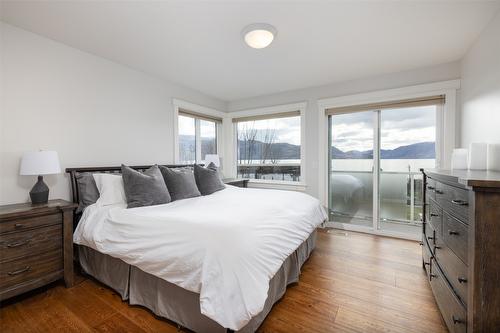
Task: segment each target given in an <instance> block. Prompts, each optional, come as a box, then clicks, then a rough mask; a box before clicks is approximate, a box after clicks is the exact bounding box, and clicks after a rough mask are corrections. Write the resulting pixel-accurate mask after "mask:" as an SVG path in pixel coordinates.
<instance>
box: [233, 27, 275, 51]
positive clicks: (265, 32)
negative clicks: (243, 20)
mask: <svg viewBox="0 0 500 333" xmlns="http://www.w3.org/2000/svg"><path fill="white" fill-rule="evenodd" d="M277 32H278V31H277V30H276V28H275V27H273V26H272V25H270V24H267V23H254V24H250V25H248V26H246V27H245V29H243V31H242V32H241V35H242V36H243V39H244V40H245V43H247V45H248V46H250V47H252V48H254V49H263V48H265V47H268V46H269V45H270V44H271V43H272V42H273V39H274V37H275V36H276V33H277Z"/></svg>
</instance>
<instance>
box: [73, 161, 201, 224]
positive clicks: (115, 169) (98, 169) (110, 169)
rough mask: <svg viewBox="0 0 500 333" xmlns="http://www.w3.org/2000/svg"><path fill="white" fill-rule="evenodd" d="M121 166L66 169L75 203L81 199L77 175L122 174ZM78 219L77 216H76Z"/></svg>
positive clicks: (190, 165) (139, 166)
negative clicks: (87, 173)
mask: <svg viewBox="0 0 500 333" xmlns="http://www.w3.org/2000/svg"><path fill="white" fill-rule="evenodd" d="M151 166H152V165H137V166H131V168H132V169H135V170H139V171H144V170H147V169H149V168H150V167H151ZM163 166H166V167H169V168H184V167H192V166H193V164H163ZM121 171H122V167H121V166H110V167H81V168H66V172H67V173H69V175H70V182H71V195H72V200H73V202H74V203H77V204H78V203H79V202H80V198H79V194H80V192H79V191H78V182H77V181H76V175H77V174H78V173H82V172H92V173H121ZM75 219H76V216H75Z"/></svg>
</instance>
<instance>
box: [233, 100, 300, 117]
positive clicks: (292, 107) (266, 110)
mask: <svg viewBox="0 0 500 333" xmlns="http://www.w3.org/2000/svg"><path fill="white" fill-rule="evenodd" d="M306 107H307V102H299V103H292V104H282V105H274V106H266V107H262V108H256V109H247V110H241V111H235V112H230V113H228V114H227V115H229V116H230V117H231V118H240V117H249V116H260V115H265V114H274V113H283V112H288V111H300V112H301V114H302V111H303V110H304V111H305V109H306Z"/></svg>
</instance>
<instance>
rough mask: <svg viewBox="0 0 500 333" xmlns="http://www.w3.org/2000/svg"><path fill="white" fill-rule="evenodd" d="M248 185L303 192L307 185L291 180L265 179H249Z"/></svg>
mask: <svg viewBox="0 0 500 333" xmlns="http://www.w3.org/2000/svg"><path fill="white" fill-rule="evenodd" d="M248 187H251V188H267V189H275V190H290V191H302V192H305V191H306V189H307V185H306V184H305V183H304V182H291V181H279V180H265V179H249V180H248Z"/></svg>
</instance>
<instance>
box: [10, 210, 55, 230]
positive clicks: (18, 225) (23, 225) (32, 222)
mask: <svg viewBox="0 0 500 333" xmlns="http://www.w3.org/2000/svg"><path fill="white" fill-rule="evenodd" d="M61 222H62V215H61V214H50V215H44V216H36V217H28V218H22V219H15V220H11V221H5V222H3V223H0V234H3V233H6V232H14V231H22V230H26V229H33V228H38V227H43V226H47V225H52V224H58V223H61Z"/></svg>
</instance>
